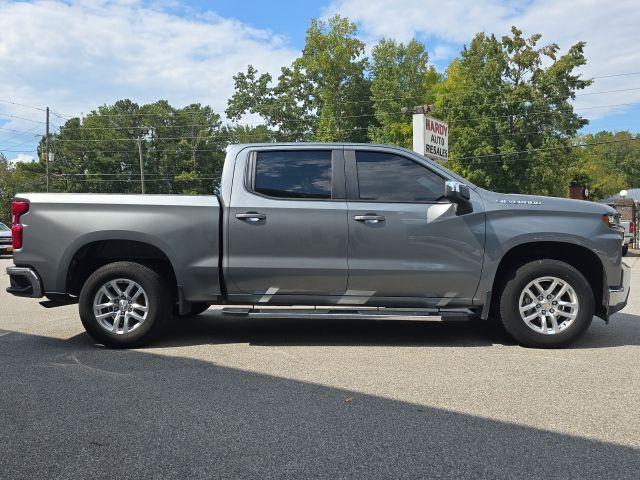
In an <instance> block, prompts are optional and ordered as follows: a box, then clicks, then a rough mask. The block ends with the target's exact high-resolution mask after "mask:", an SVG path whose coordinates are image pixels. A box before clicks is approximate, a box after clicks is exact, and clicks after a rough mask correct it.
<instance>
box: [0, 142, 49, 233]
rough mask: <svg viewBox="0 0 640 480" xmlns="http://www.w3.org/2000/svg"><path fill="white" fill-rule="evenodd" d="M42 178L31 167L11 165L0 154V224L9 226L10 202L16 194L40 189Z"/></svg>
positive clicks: (22, 164) (28, 165)
mask: <svg viewBox="0 0 640 480" xmlns="http://www.w3.org/2000/svg"><path fill="white" fill-rule="evenodd" d="M41 182H42V177H41V176H40V175H38V173H34V172H33V165H31V164H26V163H17V164H12V163H11V162H9V160H7V157H5V156H4V155H3V154H2V153H0V222H2V223H4V224H5V225H8V226H10V223H11V200H12V199H13V197H14V196H15V194H16V193H19V192H28V191H34V190H36V191H37V190H39V189H40V185H39V184H40V183H41Z"/></svg>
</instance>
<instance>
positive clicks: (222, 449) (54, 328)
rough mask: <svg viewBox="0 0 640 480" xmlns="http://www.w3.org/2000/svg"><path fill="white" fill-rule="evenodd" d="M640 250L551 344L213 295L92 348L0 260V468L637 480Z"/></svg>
mask: <svg viewBox="0 0 640 480" xmlns="http://www.w3.org/2000/svg"><path fill="white" fill-rule="evenodd" d="M639 258H640V257H637V256H634V257H627V258H626V260H625V261H626V262H627V263H628V264H630V265H631V266H632V267H633V277H632V293H631V298H630V303H629V305H628V306H627V308H626V309H625V310H623V311H622V312H620V313H618V314H616V315H615V316H614V317H613V318H612V320H611V322H610V324H609V325H605V323H604V322H603V321H602V320H600V319H597V318H596V319H594V322H593V324H592V326H591V327H590V329H589V331H588V332H587V334H586V335H585V336H584V337H583V338H582V339H581V340H580V341H579V342H578V343H577V344H575V345H574V346H573V347H571V348H568V349H565V350H537V349H526V348H522V347H519V346H517V345H514V344H513V342H512V341H510V339H509V338H508V337H506V335H505V334H504V333H502V332H501V331H500V330H499V329H497V328H494V327H492V326H491V325H489V324H487V323H485V322H481V321H462V322H461V321H455V322H447V323H442V322H437V323H436V322H433V323H424V322H397V321H361V320H350V321H345V320H340V321H333V320H332V321H327V320H322V321H320V320H314V321H311V320H302V321H300V320H237V319H235V320H232V319H225V318H221V317H220V315H219V314H218V313H217V312H216V311H215V310H214V309H211V310H209V311H208V312H206V313H205V314H203V315H201V316H199V317H196V318H189V319H181V320H175V322H174V324H173V325H172V327H171V329H170V331H169V332H167V334H166V335H165V336H164V337H163V338H162V339H161V340H160V341H159V342H158V343H156V344H154V345H153V346H152V347H148V348H143V349H137V350H129V351H118V350H108V349H105V348H103V347H101V346H98V345H95V344H94V343H93V342H92V340H91V339H90V337H88V336H87V335H86V334H85V333H84V330H83V328H82V325H81V324H80V320H79V318H78V314H77V306H67V307H60V308H54V309H45V308H43V307H41V306H40V305H39V304H38V301H37V300H32V299H18V298H14V297H12V296H10V295H8V294H6V293H5V292H4V289H5V288H6V286H7V284H8V277H7V276H6V275H3V274H0V478H2V479H4V478H6V479H14V478H25V479H33V478H78V479H87V478H180V479H182V478H221V479H233V478H247V479H249V478H251V479H256V478H273V479H285V478H331V479H336V478H366V479H375V478H562V479H566V478H581V479H582V478H607V479H610V478H616V479H617V478H633V479H637V478H639V476H640V474H639V472H640V399H639V396H640V295H639V294H638V292H639V291H640V260H639ZM9 264H11V259H10V258H4V259H1V260H0V272H4V269H5V267H6V266H8V265H9Z"/></svg>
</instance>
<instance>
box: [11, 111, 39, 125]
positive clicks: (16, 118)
mask: <svg viewBox="0 0 640 480" xmlns="http://www.w3.org/2000/svg"><path fill="white" fill-rule="evenodd" d="M0 117H7V118H13V119H15V120H24V121H26V122H33V123H40V124H42V125H44V124H46V122H42V121H40V120H34V119H33V118H25V117H19V116H17V115H10V114H8V113H0Z"/></svg>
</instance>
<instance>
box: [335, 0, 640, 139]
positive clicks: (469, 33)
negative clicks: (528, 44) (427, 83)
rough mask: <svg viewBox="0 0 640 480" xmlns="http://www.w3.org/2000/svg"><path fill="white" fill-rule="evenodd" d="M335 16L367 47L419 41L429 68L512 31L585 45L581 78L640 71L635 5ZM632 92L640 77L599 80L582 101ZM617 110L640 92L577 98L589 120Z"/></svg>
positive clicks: (488, 5)
mask: <svg viewBox="0 0 640 480" xmlns="http://www.w3.org/2000/svg"><path fill="white" fill-rule="evenodd" d="M336 12H338V13H341V14H343V15H345V16H348V17H349V18H351V19H352V20H355V21H357V22H358V23H359V25H360V27H361V30H362V31H363V34H364V35H365V36H366V37H368V38H371V39H376V38H378V37H381V36H386V37H391V38H396V39H398V40H401V41H406V40H408V39H410V38H412V37H413V36H418V37H419V38H422V39H425V40H426V43H427V48H428V50H429V52H430V54H432V55H431V57H432V59H434V60H440V59H442V58H443V57H445V56H446V54H447V49H450V48H451V45H452V44H455V45H457V46H458V47H459V46H460V45H461V44H464V43H468V42H469V41H470V40H471V38H472V37H473V35H474V34H475V33H477V32H480V31H484V32H486V33H495V34H496V35H503V34H505V33H507V32H508V31H509V29H510V27H511V25H516V26H517V27H518V28H520V29H521V30H523V31H524V33H525V34H526V35H530V34H533V33H541V34H542V35H543V37H542V42H544V43H552V42H555V43H558V44H559V45H560V47H561V48H562V49H563V51H566V49H567V48H568V47H569V46H571V45H573V44H574V43H576V42H578V41H581V40H584V41H586V42H587V47H586V49H585V54H586V56H587V65H586V66H585V67H584V68H582V69H581V71H582V72H584V74H585V76H588V77H599V76H604V75H611V74H617V73H627V72H637V71H640V49H638V44H639V43H640V29H639V28H638V26H639V25H640V8H638V1H637V0H618V1H616V2H607V3H603V2H602V1H601V0H562V1H558V0H533V1H527V2H525V1H522V0H512V1H503V2H500V1H497V0H456V1H450V2H442V1H441V0H440V1H436V0H336V1H334V2H333V3H332V4H331V6H330V7H329V8H327V9H326V11H325V13H326V14H327V15H330V14H333V13H336ZM443 45H444V46H443ZM458 51H459V50H458ZM635 87H640V75H635V76H627V77H612V78H606V79H605V78H603V79H597V80H596V82H595V83H594V85H593V86H591V87H590V88H589V89H588V90H585V93H588V92H601V91H609V90H620V89H628V88H635ZM622 103H633V104H635V103H640V90H635V91H626V92H618V93H609V94H597V95H583V96H579V97H578V98H577V99H576V102H575V105H576V107H577V109H578V111H579V112H580V113H581V114H582V115H584V116H586V117H587V118H590V119H595V118H599V117H602V116H604V115H608V114H612V113H616V112H620V111H624V110H625V109H626V108H627V107H625V106H620V107H613V106H608V107H605V108H594V107H600V106H602V105H616V104H622ZM629 127H630V128H632V129H636V130H637V129H640V125H629Z"/></svg>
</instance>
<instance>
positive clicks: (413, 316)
mask: <svg viewBox="0 0 640 480" xmlns="http://www.w3.org/2000/svg"><path fill="white" fill-rule="evenodd" d="M222 315H224V316H227V317H239V318H282V319H288V318H299V319H309V320H311V319H333V320H352V319H362V320H401V321H426V322H438V321H442V320H467V319H469V318H473V317H476V316H477V315H476V314H475V313H473V312H472V311H471V310H469V309H466V308H458V309H403V308H397V309H395V308H394V309H391V308H378V307H371V308H357V309H349V308H344V307H337V308H335V307H334V308H332V307H303V308H299V307H296V308H282V307H272V308H265V307H257V306H254V307H245V308H238V307H225V308H223V309H222Z"/></svg>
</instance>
